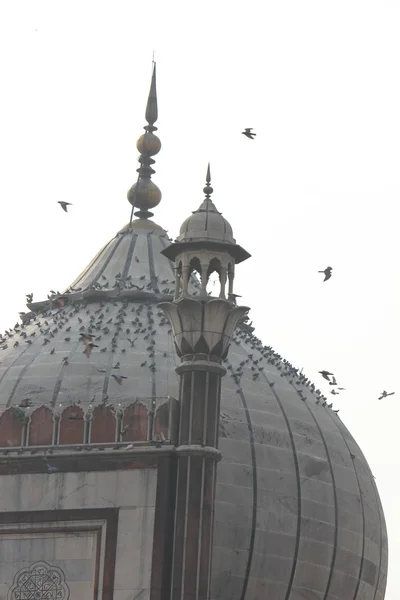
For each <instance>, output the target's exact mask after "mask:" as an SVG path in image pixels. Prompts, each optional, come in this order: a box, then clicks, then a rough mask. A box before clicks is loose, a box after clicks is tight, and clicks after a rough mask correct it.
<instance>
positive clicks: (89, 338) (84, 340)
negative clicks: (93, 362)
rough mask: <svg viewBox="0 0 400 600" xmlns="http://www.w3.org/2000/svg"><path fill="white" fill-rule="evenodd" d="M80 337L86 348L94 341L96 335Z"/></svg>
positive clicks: (82, 334) (84, 334) (81, 335)
mask: <svg viewBox="0 0 400 600" xmlns="http://www.w3.org/2000/svg"><path fill="white" fill-rule="evenodd" d="M79 335H80V339H81V340H82V342H83V343H84V344H85V346H87V345H88V344H90V343H91V341H92V338H94V335H92V334H90V333H80V334H79Z"/></svg>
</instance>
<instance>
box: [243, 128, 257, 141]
mask: <svg viewBox="0 0 400 600" xmlns="http://www.w3.org/2000/svg"><path fill="white" fill-rule="evenodd" d="M252 129H253V128H252V127H246V128H245V130H244V131H242V134H243V135H245V136H246V137H248V138H250V139H251V140H254V138H255V136H256V135H257V134H256V133H252V131H251V130H252Z"/></svg>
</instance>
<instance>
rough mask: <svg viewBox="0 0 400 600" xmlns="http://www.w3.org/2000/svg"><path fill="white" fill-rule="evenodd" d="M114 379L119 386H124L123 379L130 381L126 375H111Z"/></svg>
mask: <svg viewBox="0 0 400 600" xmlns="http://www.w3.org/2000/svg"><path fill="white" fill-rule="evenodd" d="M111 376H112V377H114V379H115V381H116V382H117V383H118V384H119V385H122V380H123V379H128V378H127V377H125V375H114V373H112V374H111Z"/></svg>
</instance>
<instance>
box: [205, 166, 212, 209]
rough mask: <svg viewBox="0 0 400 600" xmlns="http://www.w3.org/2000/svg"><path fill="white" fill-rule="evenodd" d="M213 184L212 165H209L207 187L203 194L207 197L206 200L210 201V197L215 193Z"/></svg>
mask: <svg viewBox="0 0 400 600" xmlns="http://www.w3.org/2000/svg"><path fill="white" fill-rule="evenodd" d="M210 183H211V173H210V163H208V167H207V174H206V185H205V187H204V188H203V192H204V193H205V195H206V198H205V199H206V200H210V196H211V194H212V193H213V191H214V190H213V188H212V187H211V185H210Z"/></svg>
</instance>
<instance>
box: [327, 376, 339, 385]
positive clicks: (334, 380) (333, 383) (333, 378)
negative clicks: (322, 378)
mask: <svg viewBox="0 0 400 600" xmlns="http://www.w3.org/2000/svg"><path fill="white" fill-rule="evenodd" d="M329 385H337V382H336V377H335V376H334V375H332V381H330V382H329Z"/></svg>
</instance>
